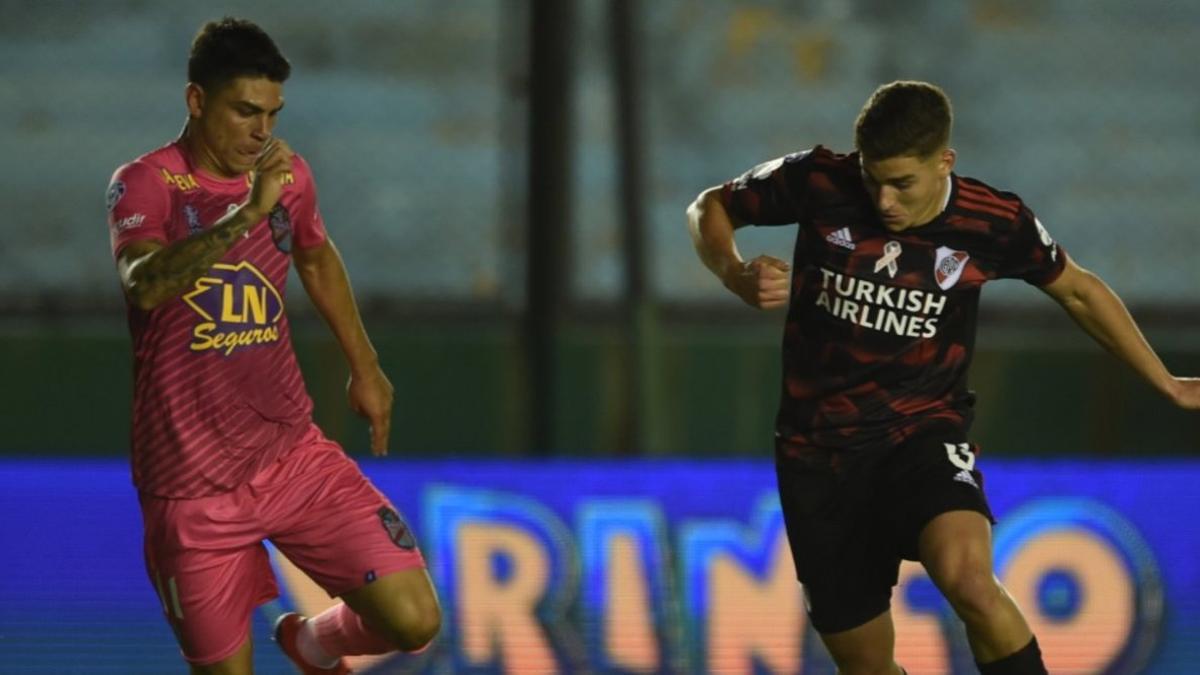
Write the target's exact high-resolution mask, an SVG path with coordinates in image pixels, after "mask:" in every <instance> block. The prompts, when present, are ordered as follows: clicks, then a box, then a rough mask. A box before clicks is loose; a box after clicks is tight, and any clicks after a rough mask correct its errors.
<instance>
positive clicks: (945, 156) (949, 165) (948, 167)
mask: <svg viewBox="0 0 1200 675" xmlns="http://www.w3.org/2000/svg"><path fill="white" fill-rule="evenodd" d="M956 159H958V153H957V152H955V151H954V148H946V149H945V150H942V161H941V162H940V164H939V165H938V169H940V170H941V174H942V175H943V176H949V175H950V172H951V171H954V161H955V160H956Z"/></svg>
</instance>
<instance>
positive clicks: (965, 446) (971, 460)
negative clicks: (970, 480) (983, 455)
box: [944, 443, 975, 471]
mask: <svg viewBox="0 0 1200 675" xmlns="http://www.w3.org/2000/svg"><path fill="white" fill-rule="evenodd" d="M944 445H945V446H946V456H947V457H949V458H950V463H951V464H953V465H954V466H957V467H958V468H960V469H963V470H964V471H970V470H972V469H974V468H975V453H973V452H971V444H970V443H945V444H944Z"/></svg>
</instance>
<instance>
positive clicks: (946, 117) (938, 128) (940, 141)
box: [854, 80, 954, 160]
mask: <svg viewBox="0 0 1200 675" xmlns="http://www.w3.org/2000/svg"><path fill="white" fill-rule="evenodd" d="M953 123H954V113H953V111H952V110H951V108H950V98H949V97H948V96H946V92H944V91H942V90H941V88H940V87H938V86H937V85H933V84H929V83H928V82H917V81H913V80H901V81H898V82H892V83H891V84H885V85H883V86H881V87H879V88H878V89H876V90H875V93H874V94H871V98H870V99H868V100H867V103H866V105H864V106H863V109H862V111H861V112H859V113H858V119H857V120H855V122H854V147H855V148H856V149H857V150H858V151H859V152H860V153H862V156H863V157H866V158H868V159H874V160H880V159H890V158H892V157H904V156H907V155H913V156H916V157H919V158H921V159H925V158H927V157H929V156H930V155H932V154H933V153H935V152H937V151H938V150H941V149H942V148H944V147H946V146H947V145H949V144H950V127H951V126H952V125H953Z"/></svg>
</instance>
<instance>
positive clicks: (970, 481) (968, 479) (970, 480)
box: [954, 469, 979, 490]
mask: <svg viewBox="0 0 1200 675" xmlns="http://www.w3.org/2000/svg"><path fill="white" fill-rule="evenodd" d="M954 480H956V481H958V482H960V483H966V484H967V485H970V486H971V487H973V488H975V489H976V490H978V489H979V484H978V483H976V482H975V477H974V476H972V475H971V472H970V471H967V470H966V469H963V470H962V471H959V472H958V473H956V474H954Z"/></svg>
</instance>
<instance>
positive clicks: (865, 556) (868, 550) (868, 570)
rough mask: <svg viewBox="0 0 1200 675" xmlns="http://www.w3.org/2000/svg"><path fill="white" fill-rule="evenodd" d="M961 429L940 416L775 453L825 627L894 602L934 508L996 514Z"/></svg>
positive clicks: (798, 554) (798, 548) (805, 577)
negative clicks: (826, 445) (881, 433)
mask: <svg viewBox="0 0 1200 675" xmlns="http://www.w3.org/2000/svg"><path fill="white" fill-rule="evenodd" d="M975 452H976V448H975V446H974V445H971V444H969V443H968V442H967V440H966V437H965V434H964V432H963V431H962V430H961V429H957V428H955V427H946V426H940V427H937V428H933V429H929V430H926V431H922V432H920V433H919V434H917V435H916V436H914V437H913V438H910V439H908V440H907V441H905V442H904V443H902V444H900V445H898V446H895V447H889V448H881V449H878V450H863V451H857V452H835V451H821V450H816V451H812V452H811V453H806V454H805V455H803V456H802V457H799V458H794V457H784V456H779V457H778V459H777V460H776V463H775V470H776V475H777V476H778V478H779V498H780V501H781V503H782V505H783V517H784V522H785V524H786V525H787V533H788V542H789V543H790V544H791V549H792V558H793V559H794V560H795V563H796V576H797V577H798V578H799V579H800V583H801V584H803V585H804V593H805V598H806V600H807V605H808V613H809V617H810V620H811V621H812V624H813V627H814V628H816V629H817V631H819V632H821V633H837V632H841V631H844V630H849V629H851V628H855V627H857V626H861V625H862V624H864V623H866V622H868V621H870V620H871V619H873V618H875V617H876V616H878V615H880V614H882V613H883V612H884V611H886V610H887V609H888V607H889V606H890V604H891V598H892V587H893V586H895V585H896V581H897V579H898V575H899V570H900V561H901V559H905V560H917V538H918V536H919V535H920V533H921V530H922V529H923V528H924V527H925V525H926V524H927V523H929V521H930V520H932V519H933V518H934V517H936V516H938V515H940V514H942V513H946V512H948V511H960V510H967V511H977V512H979V513H982V514H983V515H984V516H985V517H986V518H987V519H988V520H989V521H992V522H995V519H994V518H993V517H992V512H991V508H990V507H989V506H988V503H987V497H986V496H985V495H984V493H983V474H982V473H980V472H979V470H978V469H977V468H975Z"/></svg>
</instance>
